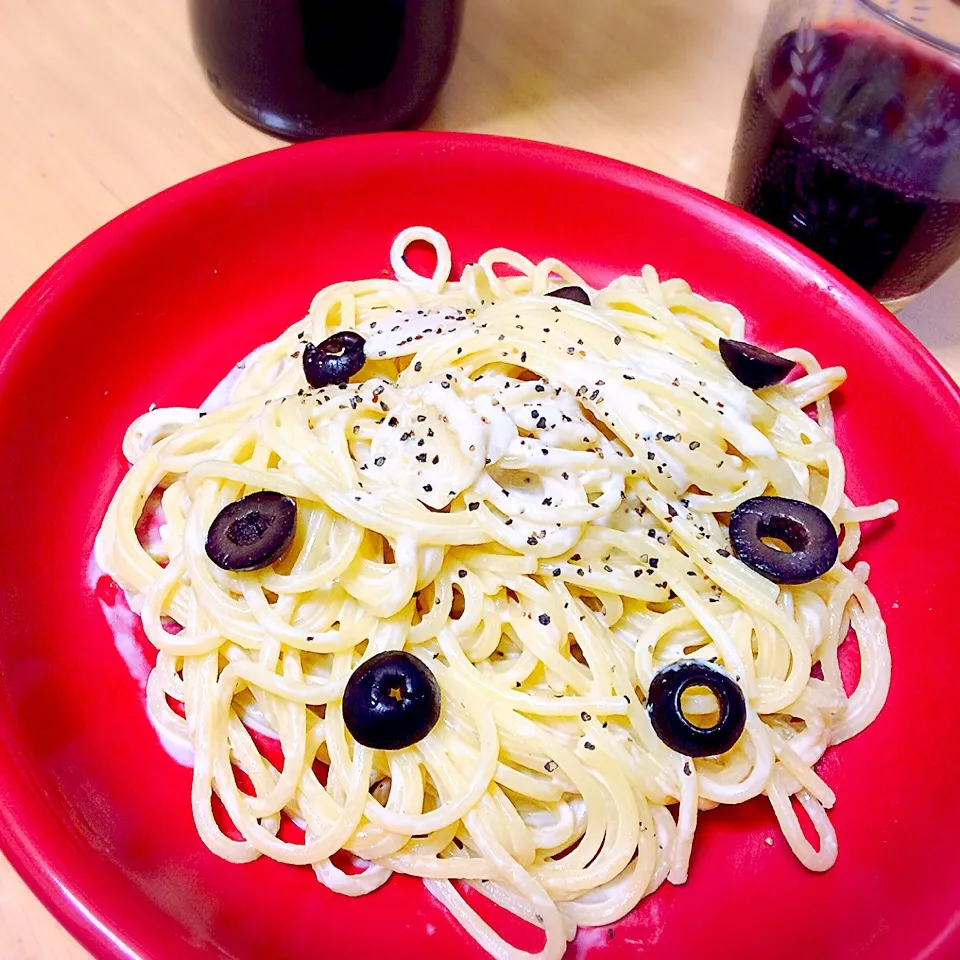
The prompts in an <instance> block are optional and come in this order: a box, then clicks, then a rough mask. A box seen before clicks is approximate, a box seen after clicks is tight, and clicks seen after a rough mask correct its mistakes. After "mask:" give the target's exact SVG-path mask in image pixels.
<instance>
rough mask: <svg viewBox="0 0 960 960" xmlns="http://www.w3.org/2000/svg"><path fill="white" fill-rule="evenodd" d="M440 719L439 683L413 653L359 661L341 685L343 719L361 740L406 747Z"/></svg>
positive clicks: (375, 745) (383, 746)
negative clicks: (342, 685) (342, 687)
mask: <svg viewBox="0 0 960 960" xmlns="http://www.w3.org/2000/svg"><path fill="white" fill-rule="evenodd" d="M439 719H440V686H439V684H438V683H437V678H436V677H434V675H433V671H432V670H430V668H429V667H428V666H427V665H426V664H425V663H424V662H423V661H422V660H419V659H417V657H415V656H414V655H413V654H412V653H406V652H404V651H392V652H389V653H378V654H377V655H376V656H375V657H371V658H370V659H369V660H367V661H366V662H364V663H361V664H360V666H359V667H357V669H356V670H354V671H353V674H352V675H351V676H350V679H349V680H348V681H347V686H346V689H345V690H344V691H343V722H344V723H345V724H346V727H347V729H348V730H349V731H350V734H351V735H352V736H353V739H354V740H356V741H357V743H362V744H363V745H364V746H365V747H373V749H375V750H402V749H403V748H404V747H409V746H412V745H413V744H414V743H419V742H420V741H421V740H422V739H423V738H424V737H425V736H426V735H427V734H428V733H429V732H430V731H431V730H432V729H433V728H434V727H435V726H436V723H437V720H439Z"/></svg>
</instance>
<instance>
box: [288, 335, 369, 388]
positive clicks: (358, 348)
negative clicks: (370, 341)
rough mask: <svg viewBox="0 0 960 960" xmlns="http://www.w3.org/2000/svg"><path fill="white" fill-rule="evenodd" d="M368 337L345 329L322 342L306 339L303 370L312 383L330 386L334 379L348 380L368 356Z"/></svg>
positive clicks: (337, 380) (342, 381)
mask: <svg viewBox="0 0 960 960" xmlns="http://www.w3.org/2000/svg"><path fill="white" fill-rule="evenodd" d="M365 343H366V341H365V340H364V339H363V337H361V336H360V334H359V333H354V332H353V331H352V330H341V331H340V333H335V334H333V335H332V336H330V337H327V339H326V340H324V341H323V342H322V343H306V344H304V347H303V374H304V376H305V377H306V378H307V383H309V384H310V386H311V387H327V386H329V385H330V384H331V383H346V382H347V381H348V380H349V379H350V378H351V377H352V376H353V375H354V374H355V373H359V372H360V370H361V369H362V367H363V365H364V363H365V362H366V359H367V358H366V356H365V355H364V352H363V347H364V344H365Z"/></svg>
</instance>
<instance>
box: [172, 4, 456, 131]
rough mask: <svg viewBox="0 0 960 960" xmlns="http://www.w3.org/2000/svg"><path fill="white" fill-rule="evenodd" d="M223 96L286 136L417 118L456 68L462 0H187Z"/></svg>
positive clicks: (386, 126)
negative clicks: (454, 66)
mask: <svg viewBox="0 0 960 960" xmlns="http://www.w3.org/2000/svg"><path fill="white" fill-rule="evenodd" d="M189 14H190V26H191V31H192V33H193V42H194V47H195V50H196V53H197V57H198V59H199V60H200V63H201V65H202V66H203V68H204V69H205V70H206V74H207V79H208V80H209V81H210V85H211V86H212V87H213V90H214V92H215V93H216V95H217V97H218V98H219V99H220V100H221V101H222V102H223V103H224V104H225V105H226V106H227V107H229V108H230V109H231V110H232V111H233V112H234V113H236V114H237V115H238V116H240V117H242V118H243V119H244V120H247V121H248V122H249V123H252V124H253V125H254V126H256V127H259V128H260V129H261V130H265V131H267V132H268V133H273V134H276V135H278V136H281V137H285V138H287V139H290V140H312V139H316V138H318V137H330V136H338V135H341V134H348V133H372V132H375V131H380V130H394V129H397V128H400V127H408V126H414V125H416V124H417V123H418V122H420V121H422V120H423V119H424V118H425V117H426V115H427V114H428V113H429V112H430V109H431V108H432V106H433V104H434V102H435V100H436V98H437V95H438V94H439V93H440V89H441V87H442V86H443V83H444V80H445V79H446V77H447V74H448V72H449V70H450V66H451V64H452V62H453V57H454V53H455V51H456V46H457V39H458V36H459V31H460V24H461V20H462V14H463V0H189Z"/></svg>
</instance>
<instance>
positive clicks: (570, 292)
mask: <svg viewBox="0 0 960 960" xmlns="http://www.w3.org/2000/svg"><path fill="white" fill-rule="evenodd" d="M547 296H548V297H559V298H560V299H561V300H573V301H575V302H576V303H582V304H583V305H584V306H585V307H589V306H590V294H589V293H587V291H586V290H584V289H583V287H561V288H560V289H559V290H551V291H550V293H548V294H547Z"/></svg>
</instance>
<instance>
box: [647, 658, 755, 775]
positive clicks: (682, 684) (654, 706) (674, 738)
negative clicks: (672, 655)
mask: <svg viewBox="0 0 960 960" xmlns="http://www.w3.org/2000/svg"><path fill="white" fill-rule="evenodd" d="M690 687H706V688H707V689H708V690H709V691H710V692H711V693H712V694H713V695H714V696H715V697H716V698H717V703H718V704H719V707H720V716H719V718H718V720H717V722H716V723H715V724H714V725H713V726H712V727H698V726H697V725H696V724H695V723H693V722H691V721H690V720H688V719H687V717H686V715H685V714H684V712H683V706H682V704H681V698H682V697H683V694H684V693H685V692H686V691H687V690H689V689H690ZM647 714H648V716H649V717H650V723H651V724H652V726H653V730H654V733H656V735H657V736H658V737H659V738H660V739H661V740H662V741H663V742H664V743H665V744H666V745H667V746H668V747H669V748H670V749H671V750H674V751H676V752H677V753H680V754H683V756H685V757H712V756H717V755H719V754H721V753H726V752H727V751H728V750H731V749H733V747H734V745H735V744H736V742H737V741H738V740H739V739H740V735H741V734H742V733H743V728H744V726H745V725H746V722H747V705H746V701H745V700H744V696H743V691H742V690H741V689H740V685H739V684H738V683H737V682H736V681H735V680H734V679H733V678H732V677H731V676H729V674H727V673H725V672H724V671H722V670H721V669H720V668H719V667H716V666H714V665H713V664H712V663H707V662H706V661H704V660H678V661H677V662H676V663H671V664H670V665H669V666H666V667H664V668H663V669H662V670H660V671H659V672H658V673H657V674H656V675H655V676H654V678H653V680H652V681H651V683H650V690H649V692H648V694H647Z"/></svg>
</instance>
